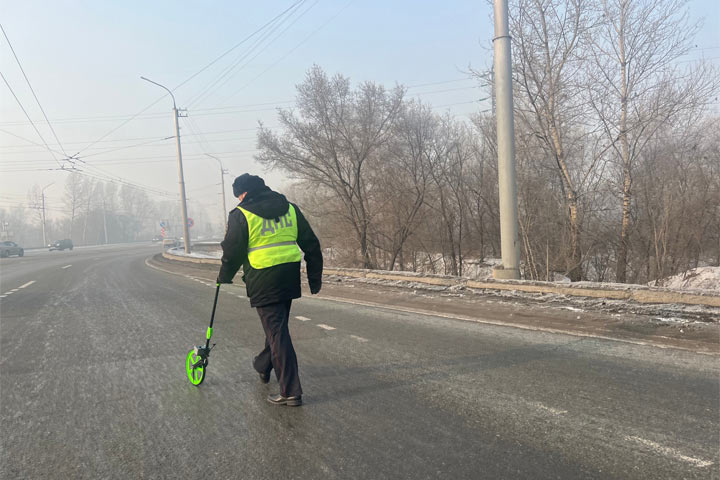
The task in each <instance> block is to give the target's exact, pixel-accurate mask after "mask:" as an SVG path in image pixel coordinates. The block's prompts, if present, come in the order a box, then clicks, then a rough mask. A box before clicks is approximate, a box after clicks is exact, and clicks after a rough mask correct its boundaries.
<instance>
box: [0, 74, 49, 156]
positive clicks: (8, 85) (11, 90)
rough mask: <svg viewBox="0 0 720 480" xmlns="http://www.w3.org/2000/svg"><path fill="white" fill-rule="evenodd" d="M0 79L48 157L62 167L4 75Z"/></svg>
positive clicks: (0, 75)
mask: <svg viewBox="0 0 720 480" xmlns="http://www.w3.org/2000/svg"><path fill="white" fill-rule="evenodd" d="M0 77H2V79H3V81H4V82H5V85H7V87H8V89H9V90H10V93H12V96H13V97H14V98H15V101H16V102H17V104H18V105H19V106H20V109H21V110H22V111H23V113H24V114H25V116H26V117H27V119H28V120H29V121H30V124H31V125H32V126H33V128H34V129H35V132H36V133H37V134H38V136H39V137H40V140H42V142H43V144H44V145H45V148H46V149H47V150H48V151H49V152H50V155H52V157H53V159H55V162H56V163H57V164H58V166H59V167H62V164H61V163H60V162H59V161H58V159H57V157H55V153H53V150H52V149H51V148H50V146H49V145H48V143H47V142H46V141H45V137H43V136H42V134H41V133H40V130H38V128H37V126H36V125H35V123H34V122H33V121H32V120H31V119H30V115H28V113H27V110H25V107H23V104H22V102H20V99H19V98H18V97H17V95H15V92H14V91H13V89H12V87H11V86H10V84H9V83H8V81H7V79H6V78H5V75H3V74H2V72H0Z"/></svg>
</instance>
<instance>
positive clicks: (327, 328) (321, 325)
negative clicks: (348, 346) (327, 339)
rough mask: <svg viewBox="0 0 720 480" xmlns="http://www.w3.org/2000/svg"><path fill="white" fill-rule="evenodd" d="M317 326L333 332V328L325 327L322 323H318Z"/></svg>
mask: <svg viewBox="0 0 720 480" xmlns="http://www.w3.org/2000/svg"><path fill="white" fill-rule="evenodd" d="M317 326H318V327H320V328H322V329H324V330H335V327H331V326H330V325H325V324H324V323H318V324H317Z"/></svg>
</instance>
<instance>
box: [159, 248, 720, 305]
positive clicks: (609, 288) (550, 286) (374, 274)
mask: <svg viewBox="0 0 720 480" xmlns="http://www.w3.org/2000/svg"><path fill="white" fill-rule="evenodd" d="M163 256H164V257H165V258H167V259H170V260H176V261H181V262H190V263H200V264H210V265H218V266H219V265H220V260H219V259H214V258H192V257H184V256H180V255H173V254H170V253H167V252H165V253H163ZM323 274H324V275H338V276H342V277H351V278H368V279H374V280H388V281H401V282H413V283H420V284H423V285H434V286H442V287H466V288H472V289H476V290H496V291H497V290H500V291H517V292H526V293H541V294H554V295H568V296H573V297H590V298H607V299H612V300H633V301H635V302H638V303H682V304H685V305H703V306H708V307H720V292H717V293H715V292H708V291H705V290H689V291H686V290H674V289H669V288H662V287H646V286H644V285H626V284H619V283H610V284H608V283H593V282H577V283H570V284H565V283H563V284H560V283H553V282H540V281H530V280H494V279H487V280H470V279H466V278H459V277H451V276H446V275H427V274H425V275H423V274H419V273H413V272H388V271H382V270H362V269H356V268H325V269H324V271H323Z"/></svg>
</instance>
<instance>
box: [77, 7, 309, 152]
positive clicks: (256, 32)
mask: <svg viewBox="0 0 720 480" xmlns="http://www.w3.org/2000/svg"><path fill="white" fill-rule="evenodd" d="M300 1H304V0H300ZM298 3H300V2H295V3H294V4H292V5H290V7H288V8H286V9H285V10H283V11H282V12H281V13H279V14H278V15H276V16H275V17H273V18H272V19H271V20H270V21H268V22H267V23H265V24H264V25H263V26H261V27H260V28H258V29H257V30H255V31H254V32H253V33H251V34H250V35H248V36H246V37H245V38H243V39H242V40H241V41H239V42H238V43H236V44H235V45H233V46H232V47H231V48H229V49H228V50H226V51H225V52H224V53H222V54H221V55H220V56H218V57H217V58H215V59H214V60H213V61H211V62H210V63H208V64H207V65H205V66H204V67H202V68H201V69H200V70H198V71H197V72H195V73H194V74H192V75H190V76H189V77H188V78H186V79H185V80H184V81H182V82H181V83H180V84H178V85H177V86H176V87H175V88H173V89H172V90H171V91H175V90H177V89H178V88H180V87H182V86H183V85H185V84H186V83H188V82H189V81H190V80H192V79H193V78H195V77H197V76H198V75H200V74H201V73H202V72H204V71H205V70H207V69H208V68H210V67H211V66H212V65H214V64H215V63H217V62H218V61H219V60H220V59H222V58H224V57H225V56H226V55H228V54H229V53H231V52H232V51H233V50H235V49H236V48H238V47H239V46H240V45H242V44H244V43H245V42H247V41H248V40H250V39H251V38H253V37H254V36H255V35H257V34H258V33H259V32H261V31H262V30H264V29H265V27H266V26H268V25H269V24H271V23H272V22H274V21H275V19H276V18H278V17H281V16H283V15H285V13H286V12H288V11H289V10H290V9H292V8H293V7H294V6H295V5H297V4H298ZM167 96H168V94H167V93H165V94H163V96H162V97H159V98H158V99H157V100H155V101H154V102H152V103H151V104H150V105H148V106H147V107H145V108H143V109H142V110H140V111H139V112H138V113H136V114H135V115H133V116H132V117H130V118H129V119H127V120H125V121H124V122H122V123H121V124H120V125H118V126H117V127H115V128H113V129H112V130H110V131H109V132H107V133H106V134H105V135H103V136H101V137H100V138H98V139H97V140H95V141H94V142H91V143H90V144H88V145H87V146H86V147H85V148H83V149H82V150H81V151H80V153H82V152H83V151H85V150H87V149H88V148H89V147H92V146H93V145H95V144H96V143H97V142H98V141H100V140H103V139H105V138H106V137H108V136H109V135H111V134H113V133H114V132H116V131H117V130H119V129H120V128H122V127H123V126H125V125H127V124H128V123H129V122H131V121H132V120H134V119H135V118H136V117H137V116H138V115H140V114H142V113H145V112H146V111H147V110H149V109H150V108H152V107H153V106H155V105H156V104H157V103H159V102H160V101H161V100H163V99H164V98H165V97H167Z"/></svg>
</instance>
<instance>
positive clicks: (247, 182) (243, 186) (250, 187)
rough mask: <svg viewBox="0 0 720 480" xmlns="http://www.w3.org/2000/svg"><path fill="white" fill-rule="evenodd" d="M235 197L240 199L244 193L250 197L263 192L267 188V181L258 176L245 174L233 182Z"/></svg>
mask: <svg viewBox="0 0 720 480" xmlns="http://www.w3.org/2000/svg"><path fill="white" fill-rule="evenodd" d="M232 186H233V195H235V196H236V197H239V196H240V195H242V193H243V192H248V195H250V194H252V193H253V192H255V191H257V190H261V189H262V188H263V187H265V180H263V179H262V178H260V177H258V176H257V175H250V174H249V173H243V174H242V175H240V176H239V177H237V178H236V179H235V181H234V182H233V185H232Z"/></svg>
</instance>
